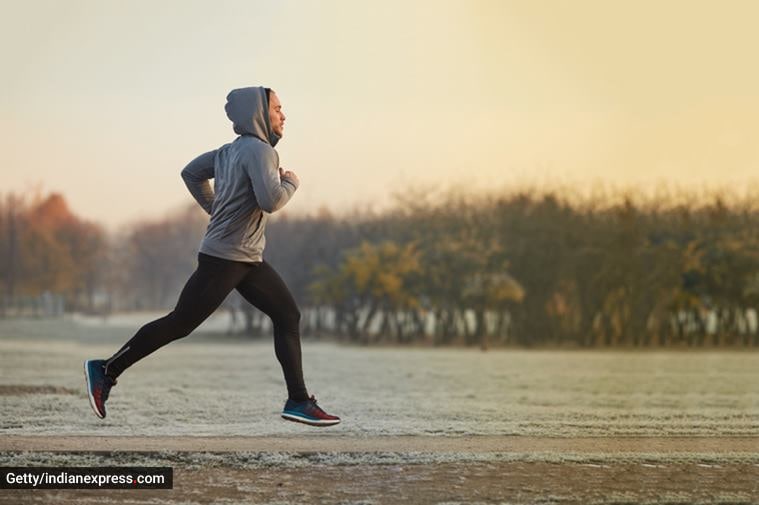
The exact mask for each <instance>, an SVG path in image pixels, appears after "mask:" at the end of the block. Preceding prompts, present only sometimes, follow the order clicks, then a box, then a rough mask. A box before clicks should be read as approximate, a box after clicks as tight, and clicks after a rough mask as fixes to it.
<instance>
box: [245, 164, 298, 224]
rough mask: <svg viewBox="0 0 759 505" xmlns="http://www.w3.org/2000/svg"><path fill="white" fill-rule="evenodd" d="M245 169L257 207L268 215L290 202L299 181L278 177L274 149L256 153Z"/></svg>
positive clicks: (277, 165)
mask: <svg viewBox="0 0 759 505" xmlns="http://www.w3.org/2000/svg"><path fill="white" fill-rule="evenodd" d="M251 161H253V162H252V163H251V162H249V163H248V165H247V167H246V169H247V171H248V176H249V177H250V181H251V183H252V184H253V191H254V192H255V194H256V200H257V201H258V205H259V206H260V207H261V209H263V210H264V211H266V212H268V213H270V214H271V213H272V212H275V211H277V210H279V209H281V208H282V207H284V206H285V204H286V203H287V202H288V201H289V200H290V198H291V197H292V196H293V193H295V190H296V189H298V185H299V181H297V180H294V179H291V178H289V177H288V178H285V177H283V178H282V179H281V180H280V177H279V174H280V172H279V155H278V154H277V151H275V150H274V149H262V150H260V151H257V152H256V155H255V156H253V157H252V160H251Z"/></svg>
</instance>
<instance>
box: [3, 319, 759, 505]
mask: <svg viewBox="0 0 759 505" xmlns="http://www.w3.org/2000/svg"><path fill="white" fill-rule="evenodd" d="M155 316H156V315H155V314H144V315H139V316H136V317H123V318H119V319H115V320H113V321H111V322H110V323H109V324H101V323H99V322H98V321H96V320H83V319H81V318H67V319H60V320H37V321H34V320H0V434H2V437H0V466H14V465H28V466H31V465H48V466H50V465H150V466H162V465H165V466H172V467H174V468H175V489H174V490H171V491H147V490H144V491H141V492H139V493H135V492H130V491H113V492H109V493H108V494H107V496H108V498H107V499H105V498H104V493H103V492H99V493H98V492H95V491H78V492H74V491H45V492H42V491H40V490H38V491H40V492H36V491H35V492H33V493H31V492H23V491H9V492H5V493H4V494H3V493H0V503H21V502H28V503H52V502H55V503H87V502H93V503H101V502H102V503H243V502H244V503H304V502H310V503H364V504H368V503H435V504H443V503H447V504H451V503H469V504H474V503H657V504H659V503H722V504H726V503H759V484H757V482H759V438H757V434H759V377H758V376H757V373H756V370H757V369H758V367H759V353H755V352H750V351H717V352H715V351H711V352H704V351H662V352H654V351H544V350H532V351H526V350H491V351H488V352H482V351H480V350H478V349H445V348H439V349H424V348H400V347H392V348H390V347H386V348H365V347H356V346H346V345H340V344H336V343H326V342H314V341H310V340H308V338H305V339H304V342H303V362H304V374H305V378H306V385H307V386H308V388H309V392H310V393H313V394H315V395H316V397H317V398H318V400H319V402H320V403H321V404H323V405H324V407H325V408H326V409H327V410H328V411H330V412H334V413H336V414H337V415H340V416H341V417H342V420H343V422H342V423H341V424H340V425H337V426H334V427H331V428H323V429H318V428H312V427H308V426H304V425H300V424H295V423H290V422H287V421H284V420H282V419H281V418H280V417H279V413H280V411H281V408H282V406H283V404H284V401H285V397H286V389H285V385H284V380H283V378H282V373H281V369H280V366H279V363H278V362H277V360H276V358H275V355H274V348H273V343H272V340H271V337H268V338H261V339H249V338H241V337H228V336H225V335H222V334H214V333H210V330H218V329H223V327H224V324H223V321H218V320H216V321H215V320H214V319H213V318H212V319H211V320H209V322H208V323H207V324H206V325H204V326H203V327H201V328H200V329H199V331H197V332H196V333H194V334H192V335H191V336H189V337H187V338H185V339H182V340H180V341H177V342H174V343H171V344H169V345H168V346H166V347H164V348H161V349H159V350H158V351H157V352H155V353H154V354H152V355H150V356H148V357H147V358H146V359H144V360H142V361H141V362H139V363H137V364H136V365H135V366H133V367H132V368H130V369H128V370H127V371H126V372H125V373H124V374H123V375H122V376H121V377H120V378H119V383H118V385H117V386H116V387H114V389H113V390H112V392H111V397H110V399H109V402H108V417H107V418H106V419H105V420H100V419H98V418H96V417H95V415H94V414H93V413H92V411H91V409H90V407H89V404H88V401H87V397H86V395H85V392H84V379H83V373H82V362H83V360H84V359H86V358H92V357H107V356H109V355H110V354H112V353H113V352H115V351H116V350H117V349H118V348H119V347H120V346H121V345H122V344H123V343H124V342H126V340H128V339H129V338H130V337H131V336H132V334H133V333H134V331H136V329H137V328H138V327H139V325H140V324H141V323H142V322H147V321H149V320H150V319H151V318H153V317H155ZM214 325H215V326H214Z"/></svg>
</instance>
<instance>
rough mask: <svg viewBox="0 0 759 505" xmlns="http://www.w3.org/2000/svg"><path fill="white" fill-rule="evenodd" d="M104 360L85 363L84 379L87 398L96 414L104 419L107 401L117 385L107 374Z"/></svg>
mask: <svg viewBox="0 0 759 505" xmlns="http://www.w3.org/2000/svg"><path fill="white" fill-rule="evenodd" d="M105 363H106V361H105V360H104V359H88V360H87V361H85V362H84V379H85V381H86V382H87V397H88V398H89V399H90V405H91V406H92V410H94V411H95V414H96V415H97V416H98V417H99V418H100V419H103V418H104V417H105V401H106V400H107V399H108V394H109V393H110V392H111V388H112V387H113V386H115V385H116V379H111V378H110V377H108V376H107V375H106V374H105Z"/></svg>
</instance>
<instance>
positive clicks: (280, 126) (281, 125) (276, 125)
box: [269, 91, 285, 137]
mask: <svg viewBox="0 0 759 505" xmlns="http://www.w3.org/2000/svg"><path fill="white" fill-rule="evenodd" d="M269 122H270V123H271V129H272V130H274V133H276V134H277V135H279V136H280V137H281V136H282V134H283V132H284V129H285V115H284V114H283V113H282V104H281V103H279V97H278V96H277V94H276V93H275V92H274V91H272V92H271V94H270V96H269Z"/></svg>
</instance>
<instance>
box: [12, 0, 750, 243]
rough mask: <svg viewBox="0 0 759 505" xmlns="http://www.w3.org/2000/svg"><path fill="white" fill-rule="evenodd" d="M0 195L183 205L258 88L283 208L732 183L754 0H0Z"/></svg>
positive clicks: (129, 205) (139, 206) (139, 214)
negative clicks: (193, 164)
mask: <svg viewBox="0 0 759 505" xmlns="http://www.w3.org/2000/svg"><path fill="white" fill-rule="evenodd" d="M0 4H2V10H3V16H2V18H1V19H0V58H1V60H0V61H1V62H2V67H1V70H0V72H2V88H3V89H2V93H0V176H2V178H1V180H2V183H1V184H0V193H6V192H9V191H17V192H25V191H30V190H32V189H34V188H37V189H40V188H41V189H42V190H44V191H45V192H48V191H57V192H61V193H63V194H64V195H65V197H66V198H67V200H68V201H69V204H70V206H71V207H72V209H73V210H74V212H76V213H77V214H79V215H80V216H83V217H85V218H87V219H92V220H97V221H99V222H102V223H103V224H105V225H107V226H108V227H111V228H116V227H118V226H121V225H123V224H125V223H130V222H134V221H135V220H139V219H146V218H155V217H160V216H161V215H164V214H165V213H166V212H170V211H171V210H173V209H177V208H180V207H181V206H183V205H186V204H188V203H191V202H192V199H191V196H190V195H189V193H188V191H187V189H186V188H185V186H184V183H183V181H182V179H181V177H180V172H181V170H182V168H184V166H185V165H186V164H187V163H188V162H189V161H190V160H192V159H193V158H194V157H195V156H197V155H199V154H201V153H203V152H205V151H208V150H211V149H215V148H217V147H220V146H221V145H223V144H225V143H228V142H232V141H233V140H234V138H235V134H234V132H233V131H232V127H231V123H230V122H229V120H228V119H227V117H226V116H225V114H224V103H225V97H226V95H227V93H228V92H229V91H230V90H231V89H234V88H238V87H243V86H254V85H263V86H268V87H271V88H273V89H274V90H275V91H277V94H278V95H279V97H280V99H281V101H282V105H283V110H284V112H285V115H286V116H287V121H286V123H285V135H284V138H283V139H282V140H281V141H280V143H279V144H278V145H277V151H278V152H279V155H280V161H281V164H282V166H283V167H284V168H286V169H288V170H292V171H294V172H296V173H297V174H298V176H299V178H300V180H301V186H300V188H299V189H298V191H297V192H296V194H295V196H294V197H293V199H292V200H291V201H290V202H289V203H288V205H287V206H286V207H285V209H286V211H287V212H288V213H291V214H299V213H310V212H314V211H315V210H317V209H319V208H320V207H323V206H326V207H328V208H330V209H332V210H334V211H338V212H339V211H346V210H348V209H351V208H354V207H356V206H358V207H361V208H373V209H378V210H381V209H382V208H385V207H386V206H388V205H392V203H393V201H394V200H393V198H394V197H393V195H394V194H395V193H398V192H404V191H406V190H407V189H414V190H419V189H422V190H429V191H437V190H439V189H442V188H460V189H461V190H462V191H480V190H483V191H492V190H498V191H500V190H504V191H506V190H508V189H509V188H513V187H518V186H519V185H520V184H525V183H529V184H549V185H550V184H552V183H556V182H557V181H559V182H562V183H567V184H570V185H576V186H577V187H587V186H589V185H591V184H598V183H602V184H612V185H635V186H637V187H640V188H651V187H660V186H661V185H667V184H671V185H675V186H678V187H680V186H684V187H689V186H703V185H709V186H720V187H745V186H747V185H749V184H753V183H755V182H756V179H757V175H758V174H759V170H758V169H759V142H757V139H759V66H758V65H756V64H755V59H756V49H757V48H758V47H759V31H757V30H756V29H755V21H756V19H759V2H754V1H738V0H726V1H709V2H706V1H698V0H691V1H679V0H656V1H654V0H635V1H633V0H630V1H625V0H615V1H600V0H599V1H595V0H592V1H591V0H572V1H560V0H553V1H547V0H525V1H509V0H492V1H490V0H459V1H454V0H434V1H433V0H430V1H424V0H418V1H402V0H381V1H373V0H366V1H353V0H346V1H337V0H320V1H309V0H297V1H286V0H278V1H251V0H246V1H169V0H163V1H160V2H154V1H130V2H116V1H102V0H101V1H92V2H90V1H82V0H71V1H68V2H58V1H44V2H43V1H36V0H24V1H8V0H0Z"/></svg>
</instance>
